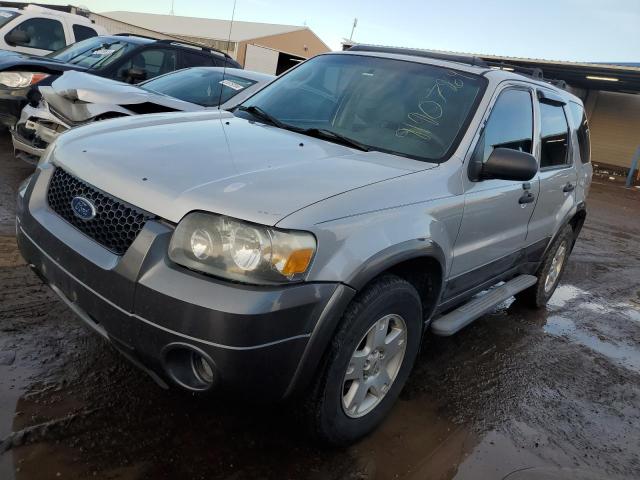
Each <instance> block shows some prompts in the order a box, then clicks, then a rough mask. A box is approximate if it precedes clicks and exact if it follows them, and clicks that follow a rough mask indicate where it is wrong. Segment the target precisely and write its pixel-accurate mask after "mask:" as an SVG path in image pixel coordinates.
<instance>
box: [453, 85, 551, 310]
mask: <svg viewBox="0 0 640 480" xmlns="http://www.w3.org/2000/svg"><path fill="white" fill-rule="evenodd" d="M534 125H535V122H534V110H533V89H532V88H531V87H529V86H527V85H526V84H519V83H511V84H506V85H505V86H503V87H502V88H501V89H500V90H499V91H498V93H497V97H496V98H495V100H494V103H493V106H492V108H491V111H490V113H489V114H488V118H486V120H485V121H484V126H483V127H481V128H482V129H481V133H480V135H479V139H478V141H477V143H476V145H475V147H474V149H473V153H472V154H471V156H470V158H469V159H468V160H467V162H466V164H465V166H464V168H463V181H464V182H465V207H464V214H463V218H462V224H461V226H460V232H459V234H458V238H457V240H456V244H455V247H454V258H453V263H452V267H451V271H450V276H449V281H448V283H447V289H446V292H445V299H449V298H452V297H455V296H456V295H458V294H461V293H464V292H465V291H467V290H468V289H470V288H472V287H475V286H478V285H481V284H482V283H483V282H487V281H489V280H491V279H493V278H494V277H496V276H498V275H500V274H502V273H504V272H506V271H508V270H510V269H511V268H513V267H514V266H516V265H518V264H519V263H520V262H521V261H522V256H523V251H524V247H525V242H526V237H527V224H528V223H529V219H530V218H531V213H532V212H533V207H534V205H535V200H536V198H537V194H538V183H537V178H534V179H533V180H531V181H530V182H520V181H511V180H498V179H492V180H483V181H477V182H473V181H471V180H469V176H468V173H467V172H468V166H469V163H470V162H482V163H484V162H486V161H487V159H488V158H489V155H490V154H491V152H492V151H493V150H494V149H495V148H511V149H514V150H519V151H522V152H527V153H531V152H532V149H533V145H534Z"/></svg>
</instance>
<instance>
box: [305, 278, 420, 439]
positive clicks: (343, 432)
mask: <svg viewBox="0 0 640 480" xmlns="http://www.w3.org/2000/svg"><path fill="white" fill-rule="evenodd" d="M421 335H422V307H421V300H420V296H419V295H418V292H417V291H416V290H415V288H414V287H413V286H412V285H411V284H410V283H408V282H406V281H405V280H403V279H401V278H399V277H396V276H392V275H388V276H384V277H382V278H380V279H378V280H377V281H375V282H374V283H373V284H372V285H370V286H369V287H368V288H367V289H366V290H364V291H363V292H362V293H361V294H360V295H359V296H358V297H356V299H355V300H354V301H353V302H352V303H351V304H350V305H349V307H348V308H347V311H346V312H345V314H344V316H343V319H342V322H341V325H340V327H339V329H338V331H337V333H336V335H335V337H334V339H333V341H332V344H331V347H330V350H329V352H328V355H327V360H326V362H325V367H324V370H323V372H322V374H321V375H320V376H319V378H318V379H317V381H316V384H315V386H314V388H313V390H312V395H311V397H310V400H309V404H308V406H307V414H308V416H309V420H310V422H311V428H312V433H313V434H314V436H316V437H317V438H318V439H320V440H321V441H323V442H324V443H329V444H333V445H345V444H348V443H351V442H353V441H355V440H357V439H358V438H360V437H362V436H364V435H366V434H367V433H369V432H371V431H372V430H373V429H374V428H375V427H376V426H377V425H378V424H379V423H380V422H381V421H382V420H383V419H384V417H385V416H386V415H387V413H388V412H389V411H390V410H391V407H392V406H393V404H394V403H395V401H396V399H397V398H398V396H399V395H400V391H401V390H402V387H403V386H404V384H405V382H406V380H407V377H408V376H409V373H410V371H411V368H412V367H413V363H414V361H415V359H416V356H417V353H418V349H419V346H420V339H421Z"/></svg>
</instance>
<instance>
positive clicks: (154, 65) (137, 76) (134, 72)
mask: <svg viewBox="0 0 640 480" xmlns="http://www.w3.org/2000/svg"><path fill="white" fill-rule="evenodd" d="M177 57H178V54H177V52H176V50H175V49H173V48H171V49H166V48H149V49H147V50H143V51H141V52H138V53H136V54H134V55H133V57H131V58H130V59H129V60H128V61H126V62H124V64H123V65H121V66H120V68H119V69H118V74H117V76H118V78H119V79H121V80H125V81H128V82H131V83H138V82H141V81H142V80H149V79H150V78H154V77H157V76H158V75H162V74H164V73H168V72H173V71H174V70H177V69H178V58H177Z"/></svg>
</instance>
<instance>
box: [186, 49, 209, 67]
mask: <svg viewBox="0 0 640 480" xmlns="http://www.w3.org/2000/svg"><path fill="white" fill-rule="evenodd" d="M180 56H181V57H182V68H189V67H216V66H217V64H216V63H215V62H214V61H213V58H212V57H211V56H210V55H203V54H201V53H196V52H189V51H186V50H181V51H180Z"/></svg>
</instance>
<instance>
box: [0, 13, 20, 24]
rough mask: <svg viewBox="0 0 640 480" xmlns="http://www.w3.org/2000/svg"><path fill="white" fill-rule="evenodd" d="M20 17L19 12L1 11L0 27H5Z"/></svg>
mask: <svg viewBox="0 0 640 480" xmlns="http://www.w3.org/2000/svg"><path fill="white" fill-rule="evenodd" d="M18 15H20V14H19V13H18V12H13V11H11V10H0V27H4V26H5V25H6V24H7V23H9V22H10V21H11V20H13V19H14V18H16V17H17V16H18Z"/></svg>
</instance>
